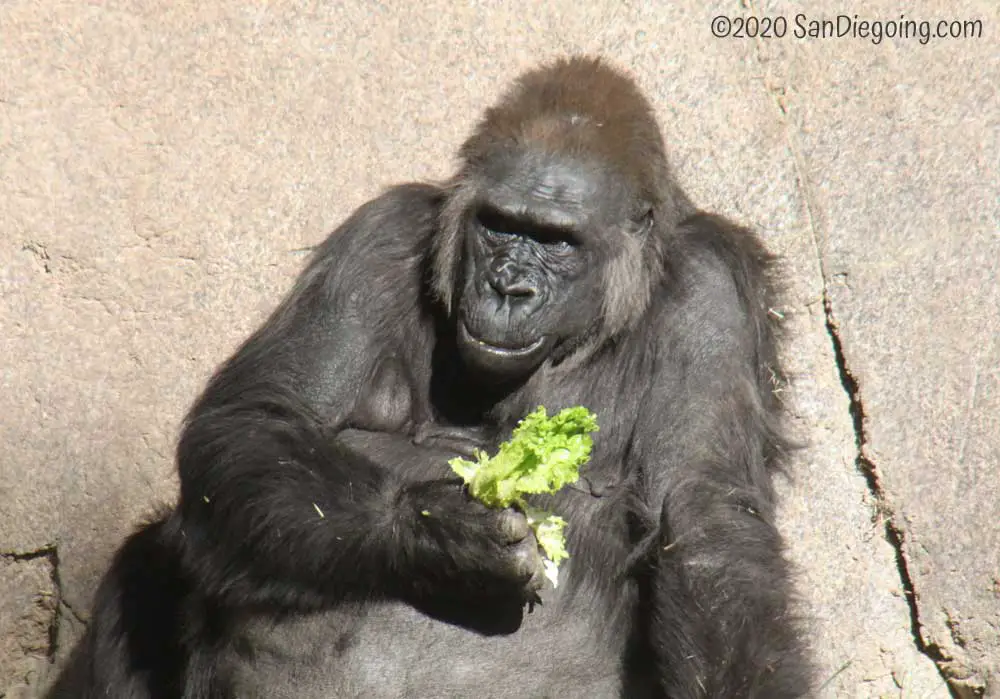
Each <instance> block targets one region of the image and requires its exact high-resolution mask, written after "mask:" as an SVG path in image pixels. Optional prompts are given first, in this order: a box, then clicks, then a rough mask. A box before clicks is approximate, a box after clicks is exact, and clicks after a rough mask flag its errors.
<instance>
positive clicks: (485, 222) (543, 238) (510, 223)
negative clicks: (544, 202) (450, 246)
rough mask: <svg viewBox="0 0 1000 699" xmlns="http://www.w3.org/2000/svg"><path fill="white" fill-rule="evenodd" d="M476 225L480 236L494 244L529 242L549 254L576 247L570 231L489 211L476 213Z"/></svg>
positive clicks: (576, 243)
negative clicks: (532, 242)
mask: <svg viewBox="0 0 1000 699" xmlns="http://www.w3.org/2000/svg"><path fill="white" fill-rule="evenodd" d="M476 224H477V226H478V228H479V230H480V233H481V234H482V236H483V237H484V238H486V239H487V240H489V241H490V242H494V243H505V242H510V241H512V240H513V239H522V240H530V241H534V242H535V243H538V244H540V245H542V246H544V247H545V249H546V250H549V251H551V252H568V251H570V250H572V249H573V248H575V247H576V246H577V245H578V241H577V240H576V238H575V237H574V236H573V234H572V232H571V231H568V230H566V229H563V228H558V227H553V226H545V225H541V224H539V223H537V222H534V221H532V220H530V219H526V220H523V221H522V220H519V219H512V218H510V217H508V216H504V215H503V214H501V213H497V212H494V211H492V210H490V209H481V210H480V211H478V212H476Z"/></svg>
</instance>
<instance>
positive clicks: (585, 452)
mask: <svg viewBox="0 0 1000 699" xmlns="http://www.w3.org/2000/svg"><path fill="white" fill-rule="evenodd" d="M597 429H598V427H597V417H596V416H595V415H594V414H593V413H591V412H590V411H589V410H587V409H586V408H584V407H580V406H577V407H574V408H566V409H565V410H562V411H561V412H559V413H557V414H556V415H554V416H552V417H551V418H550V417H548V415H547V414H546V412H545V408H544V407H539V408H538V409H537V410H535V411H534V412H533V413H531V414H529V415H528V416H527V417H525V418H524V419H523V420H521V422H520V423H518V425H517V427H516V428H515V429H514V432H513V434H512V435H511V438H510V439H509V440H508V441H506V442H504V443H503V444H501V445H500V451H499V452H497V454H496V455H494V456H492V457H491V456H488V455H487V454H486V453H484V452H482V451H477V452H476V454H475V459H476V460H475V461H467V460H466V459H462V458H455V459H452V460H451V461H449V462H448V463H449V464H450V465H451V468H452V470H453V471H454V472H455V473H457V474H458V475H459V476H460V477H461V478H462V480H464V481H465V484H466V485H467V486H468V488H469V493H470V494H471V495H472V496H473V497H474V498H476V499H477V500H479V501H480V502H482V503H483V504H485V505H487V506H488V507H494V508H505V507H510V506H512V505H517V506H518V507H520V508H521V509H522V510H524V512H525V513H526V514H527V516H528V523H529V524H530V525H531V527H532V530H533V531H534V533H535V538H536V539H537V540H538V545H539V547H540V548H541V549H542V552H543V553H544V554H545V559H546V560H545V561H544V565H545V573H546V576H547V577H548V578H549V579H550V580H551V581H552V584H553V586H555V585H556V584H557V582H558V566H559V563H560V562H561V561H562V560H564V559H566V558H568V557H569V553H568V552H567V551H566V537H565V535H564V533H563V530H564V528H565V526H566V521H565V520H564V519H562V518H561V517H558V516H556V515H552V514H549V513H547V512H544V511H541V510H538V509H535V508H532V507H530V506H528V504H527V503H526V502H525V496H527V495H536V494H539V493H555V492H557V491H558V490H559V489H560V488H562V487H563V486H565V485H569V484H570V483H575V482H576V481H577V480H578V479H579V477H580V467H581V466H583V464H585V463H586V462H587V460H588V459H589V458H590V452H591V449H592V447H593V440H592V439H591V437H590V433H591V432H596V431H597Z"/></svg>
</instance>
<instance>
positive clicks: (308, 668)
mask: <svg viewBox="0 0 1000 699" xmlns="http://www.w3.org/2000/svg"><path fill="white" fill-rule="evenodd" d="M581 592H582V594H580V595H578V596H576V598H575V599H574V600H570V599H560V598H554V597H552V594H553V593H552V591H549V598H548V599H547V604H544V605H542V606H537V607H535V609H534V611H532V612H531V613H530V614H525V615H524V617H523V620H522V623H521V625H520V628H518V629H517V630H516V631H514V632H513V633H508V634H503V635H491V636H489V635H482V634H479V633H476V632H474V631H470V630H468V629H465V628H462V627H459V626H455V625H451V624H447V623H444V622H441V621H438V620H436V619H433V618H431V617H429V616H426V615H424V614H423V613H421V612H419V611H417V610H415V609H414V608H412V607H410V606H409V605H406V604H404V603H398V602H394V603H383V604H370V605H357V606H350V607H345V608H342V609H339V610H335V611H329V612H323V613H317V614H312V615H308V616H303V617H299V618H298V619H295V620H290V621H289V620H286V621H282V622H280V623H277V624H275V623H272V622H265V621H262V620H254V621H251V622H249V623H247V624H246V625H245V626H244V628H243V629H242V634H241V636H242V638H241V641H242V643H238V644H236V645H237V646H242V647H243V648H248V649H252V651H251V652H244V653H243V654H240V655H239V656H237V655H236V654H234V655H233V657H232V658H231V672H232V675H231V676H232V678H233V688H232V696H238V697H242V698H248V697H260V698H261V699H263V698H264V697H267V698H268V699H284V698H286V697H287V698H289V699H291V698H292V697H294V698H295V699H321V698H322V699H332V698H334V697H336V698H338V699H339V698H341V697H343V698H347V697H359V698H360V697H364V698H365V699H390V698H391V699H403V698H409V697H420V698H421V699H431V698H435V697H440V698H442V699H443V698H445V697H477V698H478V697H482V698H495V699H513V698H514V697H517V698H519V699H521V698H532V699H533V698H536V697H537V698H539V699H540V698H542V697H559V698H560V699H562V698H574V697H579V698H580V699H583V698H584V697H586V698H587V699H591V698H593V699H602V698H605V697H606V698H609V699H610V698H611V697H621V696H623V691H624V690H623V675H624V673H623V663H624V656H625V652H626V638H625V634H624V633H622V632H620V631H619V629H622V628H626V627H627V625H624V624H622V623H621V621H622V620H620V619H615V618H614V616H615V614H616V612H612V610H611V609H609V608H608V607H607V606H606V605H604V604H601V603H598V602H597V600H596V599H595V598H594V597H593V596H591V595H588V594H586V592H585V591H581ZM622 593H623V597H624V598H629V597H631V596H632V592H631V591H630V590H623V591H622ZM623 601H624V600H623ZM626 606H627V605H626ZM628 696H637V694H636V693H635V692H633V691H631V687H630V691H629V693H628ZM638 696H641V694H639V695H638Z"/></svg>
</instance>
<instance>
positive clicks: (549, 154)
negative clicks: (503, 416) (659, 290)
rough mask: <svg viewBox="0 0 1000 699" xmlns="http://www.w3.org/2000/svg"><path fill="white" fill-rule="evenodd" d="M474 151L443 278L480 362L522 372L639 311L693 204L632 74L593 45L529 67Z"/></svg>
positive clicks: (485, 369)
mask: <svg viewBox="0 0 1000 699" xmlns="http://www.w3.org/2000/svg"><path fill="white" fill-rule="evenodd" d="M461 157H462V161H463V166H462V168H461V169H460V171H459V173H458V175H457V176H456V177H455V179H454V181H453V182H452V185H451V187H450V192H449V199H448V202H447V204H446V206H445V210H444V214H443V221H442V223H443V225H442V231H441V233H440V234H439V235H438V237H437V238H436V239H435V246H434V282H433V283H434V286H435V291H436V293H437V295H438V296H439V298H440V299H441V300H442V301H443V302H444V304H445V306H446V307H447V308H448V310H449V311H450V313H451V315H452V317H453V318H454V320H455V323H456V333H457V342H458V347H459V350H460V352H461V354H462V357H463V360H464V361H465V363H466V364H467V365H468V367H469V368H471V369H472V370H473V371H475V372H477V373H479V374H483V375H486V376H490V377H494V378H499V379H520V378H523V377H525V376H526V375H528V374H529V373H531V372H532V371H534V370H535V369H536V368H537V367H538V366H539V365H540V364H541V363H542V362H544V361H545V360H546V359H549V358H551V359H554V360H560V359H562V358H565V357H566V356H567V355H569V354H570V353H572V352H575V351H582V350H584V348H593V347H596V346H598V345H599V344H600V343H601V342H603V341H605V340H606V339H608V338H610V337H612V336H613V335H614V334H615V333H617V332H619V331H622V330H624V329H626V328H628V327H630V326H631V325H633V324H634V323H635V322H637V321H638V320H639V318H640V317H641V316H642V314H643V312H644V311H645V309H646V308H647V306H648V303H649V298H650V294H651V293H652V291H653V289H654V287H655V286H656V284H658V283H659V281H660V280H661V278H662V276H663V267H664V263H663V259H662V249H663V247H664V242H665V236H667V235H669V232H670V231H671V230H672V229H673V226H674V225H675V224H676V222H677V219H678V216H679V215H680V209H682V208H683V207H684V206H685V205H686V204H685V202H684V201H683V198H682V196H681V195H678V194H676V193H675V192H674V191H672V190H671V188H670V187H671V186H670V185H669V183H670V182H671V180H670V177H669V172H668V168H667V163H666V158H665V156H664V147H663V141H662V138H661V136H660V131H659V128H658V126H657V124H656V120H655V118H654V116H653V111H652V108H651V107H650V105H649V103H648V102H647V101H646V99H645V98H644V97H643V96H642V94H641V92H640V91H639V90H638V88H637V87H636V85H635V84H634V83H633V82H632V81H631V80H630V79H628V78H627V77H625V76H624V75H622V74H621V73H619V72H618V71H615V70H613V69H612V68H610V67H608V66H606V65H604V64H602V63H601V62H600V61H599V60H594V59H584V58H574V59H569V60H561V61H558V62H556V63H554V64H552V65H550V66H546V67H543V68H540V69H538V70H535V71H532V72H530V73H527V74H525V75H523V76H522V77H521V78H520V79H519V80H518V81H517V82H516V83H515V85H514V87H513V88H512V89H511V90H510V92H508V93H507V94H506V95H505V96H504V97H503V98H502V99H501V100H500V102H499V104H498V105H496V106H495V107H493V108H491V109H489V110H487V112H486V115H485V116H484V118H483V120H482V122H481V123H480V124H479V126H478V127H477V128H476V130H475V132H474V133H473V134H472V136H471V137H470V138H469V139H468V141H466V143H465V144H464V145H463V147H462V150H461Z"/></svg>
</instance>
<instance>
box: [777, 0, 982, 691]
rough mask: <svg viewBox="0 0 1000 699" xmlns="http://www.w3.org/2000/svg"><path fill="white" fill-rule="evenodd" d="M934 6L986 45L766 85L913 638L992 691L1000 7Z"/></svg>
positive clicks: (849, 50)
mask: <svg viewBox="0 0 1000 699" xmlns="http://www.w3.org/2000/svg"><path fill="white" fill-rule="evenodd" d="M885 7H886V8H887V9H889V6H888V5H885ZM932 7H933V10H932V9H930V8H928V9H927V10H926V11H922V12H921V16H922V18H927V19H931V18H939V17H940V18H948V19H967V18H973V17H981V18H984V19H986V21H985V35H984V38H983V39H981V40H978V41H976V40H964V41H963V40H939V41H929V42H928V43H927V44H926V45H921V44H920V43H919V42H915V41H906V42H894V43H889V44H886V45H885V46H883V47H881V48H880V50H870V51H857V50H856V47H855V46H852V45H851V44H845V43H835V42H834V43H830V44H828V45H826V44H824V45H822V46H821V45H819V44H815V43H814V44H809V43H806V44H803V45H801V46H796V47H795V49H796V50H795V51H785V52H775V53H774V54H773V55H774V57H775V58H776V61H775V62H774V64H773V65H776V68H777V70H775V71H773V73H772V74H771V76H770V78H771V80H772V81H773V82H772V85H773V87H774V89H775V90H777V91H780V92H781V94H782V95H783V97H782V101H783V104H784V105H785V106H786V109H787V111H788V114H789V119H790V121H791V124H792V125H793V129H794V132H795V134H796V135H795V139H794V142H795V144H796V146H795V147H796V148H797V150H798V153H799V158H800V162H801V164H802V177H803V180H804V186H803V188H802V189H803V191H804V192H805V194H806V196H807V198H808V199H809V205H810V209H811V210H812V211H813V217H812V219H813V231H814V234H815V236H816V240H817V246H818V248H819V250H820V252H821V255H822V260H823V266H824V271H825V275H826V278H827V281H828V287H829V299H830V302H831V305H832V315H831V320H832V322H833V323H834V325H835V327H836V331H837V334H838V336H839V339H840V341H841V343H842V344H843V351H844V368H845V370H846V372H847V374H848V375H849V381H850V382H853V385H854V387H855V388H856V390H857V395H856V396H855V399H856V405H855V408H856V414H857V418H858V421H859V422H858V428H859V431H860V436H861V440H862V453H863V462H862V467H863V468H865V469H868V470H869V471H871V474H872V475H871V479H872V485H873V487H874V489H875V491H876V493H877V495H878V497H879V500H880V505H881V512H880V517H882V518H884V520H885V525H886V526H887V527H888V529H889V531H890V537H896V538H898V539H899V544H900V547H901V552H902V565H903V566H904V571H903V574H904V576H905V577H906V578H907V579H908V580H907V586H908V588H909V589H908V590H907V591H908V592H910V593H915V594H914V596H913V600H914V605H915V606H914V610H913V613H914V615H915V620H916V621H915V623H916V628H917V631H918V633H919V635H920V639H921V643H922V645H923V646H924V648H925V650H926V652H927V654H928V655H930V656H931V657H934V658H936V659H938V660H939V661H940V663H941V666H942V668H943V669H944V670H945V673H946V675H947V676H948V677H949V678H951V679H952V680H953V681H954V684H955V686H956V688H964V689H965V691H970V690H972V689H973V688H976V687H981V686H983V684H984V683H985V682H986V681H987V680H988V679H992V683H991V684H992V686H993V689H992V691H993V692H994V693H996V692H1000V689H998V688H996V686H995V685H996V683H997V682H1000V585H998V580H1000V485H998V481H997V473H998V469H1000V341H998V336H1000V170H998V167H997V164H998V163H1000V93H998V92H997V85H1000V54H998V53H997V50H996V46H997V38H998V25H997V19H998V18H1000V12H998V6H997V5H996V3H992V2H980V3H965V4H964V5H962V6H959V7H956V6H954V5H953V4H951V5H949V6H947V8H946V7H945V6H944V5H943V4H937V3H935V4H934V5H933V6H932ZM912 14H916V13H912ZM890 16H891V15H890ZM767 48H771V47H770V46H769V47H767ZM880 526H881V524H880Z"/></svg>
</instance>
